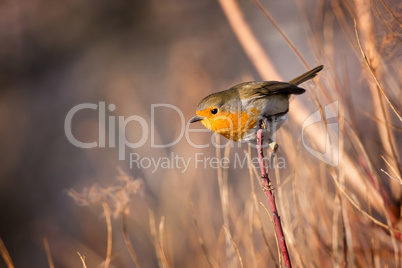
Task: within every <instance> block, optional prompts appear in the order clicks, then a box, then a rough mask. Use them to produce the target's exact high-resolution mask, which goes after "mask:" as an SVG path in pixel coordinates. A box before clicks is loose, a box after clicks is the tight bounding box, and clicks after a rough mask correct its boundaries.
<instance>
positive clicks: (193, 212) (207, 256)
mask: <svg viewBox="0 0 402 268" xmlns="http://www.w3.org/2000/svg"><path fill="white" fill-rule="evenodd" d="M188 201H189V203H190V208H191V215H192V216H193V221H194V225H195V231H196V233H197V237H198V243H199V244H200V246H201V249H202V253H203V254H204V257H205V260H206V261H207V263H208V266H209V267H210V268H214V267H215V266H214V265H212V264H213V263H215V261H214V260H213V258H212V257H211V256H210V255H209V254H208V250H207V247H206V246H205V243H204V240H203V239H202V237H201V233H200V230H199V227H198V221H197V216H196V214H195V210H194V204H193V200H191V197H190V196H188Z"/></svg>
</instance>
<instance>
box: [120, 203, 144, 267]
mask: <svg viewBox="0 0 402 268" xmlns="http://www.w3.org/2000/svg"><path fill="white" fill-rule="evenodd" d="M127 215H128V210H126V211H124V212H123V213H122V224H123V235H124V241H125V242H126V246H127V249H128V252H129V253H130V256H131V259H132V260H133V262H134V263H135V265H136V266H137V267H138V268H140V267H141V265H140V262H139V261H138V257H137V254H135V251H134V248H133V245H132V244H131V241H130V238H129V236H128V233H127Z"/></svg>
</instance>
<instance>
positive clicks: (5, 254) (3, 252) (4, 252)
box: [0, 238, 14, 268]
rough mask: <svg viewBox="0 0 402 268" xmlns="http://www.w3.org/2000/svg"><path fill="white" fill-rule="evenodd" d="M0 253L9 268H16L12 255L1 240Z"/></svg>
mask: <svg viewBox="0 0 402 268" xmlns="http://www.w3.org/2000/svg"><path fill="white" fill-rule="evenodd" d="M0 253H1V256H2V257H3V260H4V262H5V263H6V265H7V267H8V268H14V264H13V261H12V260H11V257H10V254H9V253H8V250H7V248H6V246H5V245H4V242H3V239H1V238H0Z"/></svg>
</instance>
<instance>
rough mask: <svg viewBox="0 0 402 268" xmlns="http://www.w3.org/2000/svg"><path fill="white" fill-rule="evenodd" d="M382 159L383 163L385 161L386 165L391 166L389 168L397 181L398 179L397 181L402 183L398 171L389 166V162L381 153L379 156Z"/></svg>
mask: <svg viewBox="0 0 402 268" xmlns="http://www.w3.org/2000/svg"><path fill="white" fill-rule="evenodd" d="M381 158H382V160H384V162H385V163H387V165H388V166H389V167H390V168H391V170H392V171H393V172H394V173H395V174H396V175H397V176H398V179H397V181H399V183H401V184H402V179H401V177H400V176H399V175H398V172H397V171H396V170H395V169H394V167H393V166H391V164H390V163H389V162H388V161H387V159H385V157H384V156H383V155H382V156H381Z"/></svg>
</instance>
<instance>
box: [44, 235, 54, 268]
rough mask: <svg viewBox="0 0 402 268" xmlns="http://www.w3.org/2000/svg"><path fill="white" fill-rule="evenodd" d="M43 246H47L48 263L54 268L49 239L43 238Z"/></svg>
mask: <svg viewBox="0 0 402 268" xmlns="http://www.w3.org/2000/svg"><path fill="white" fill-rule="evenodd" d="M43 245H44V246H45V250H46V256H47V261H48V263H49V267H50V268H54V263H53V258H52V254H51V253H50V247H49V241H48V239H47V237H44V238H43Z"/></svg>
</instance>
